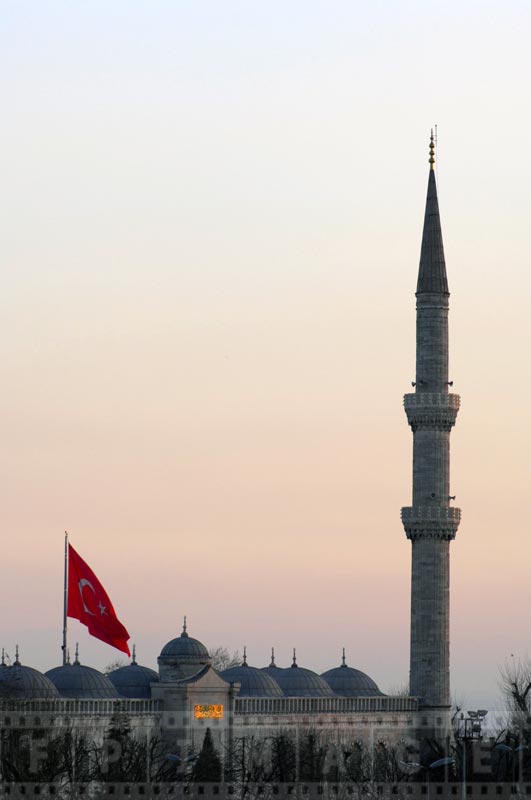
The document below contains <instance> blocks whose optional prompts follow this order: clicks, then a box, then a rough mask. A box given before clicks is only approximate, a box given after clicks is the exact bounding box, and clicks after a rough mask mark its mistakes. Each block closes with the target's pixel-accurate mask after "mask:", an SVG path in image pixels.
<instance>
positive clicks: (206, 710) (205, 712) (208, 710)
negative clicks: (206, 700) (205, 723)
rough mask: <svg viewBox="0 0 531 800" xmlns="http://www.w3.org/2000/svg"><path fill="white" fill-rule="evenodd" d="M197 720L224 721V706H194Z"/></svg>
mask: <svg viewBox="0 0 531 800" xmlns="http://www.w3.org/2000/svg"><path fill="white" fill-rule="evenodd" d="M194 717H195V718H196V719H223V706H194Z"/></svg>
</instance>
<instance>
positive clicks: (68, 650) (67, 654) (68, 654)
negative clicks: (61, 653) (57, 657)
mask: <svg viewBox="0 0 531 800" xmlns="http://www.w3.org/2000/svg"><path fill="white" fill-rule="evenodd" d="M66 663H67V664H68V665H70V648H69V647H67V648H66Z"/></svg>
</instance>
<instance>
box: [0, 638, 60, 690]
mask: <svg viewBox="0 0 531 800" xmlns="http://www.w3.org/2000/svg"><path fill="white" fill-rule="evenodd" d="M0 697H9V698H17V699H18V698H20V699H24V700H26V699H28V700H33V699H51V698H53V697H59V693H58V691H57V689H56V688H55V686H54V685H53V683H52V682H51V681H50V680H49V679H48V678H47V677H46V675H43V673H42V672H39V671H38V670H36V669H33V668H32V667H26V666H25V665H23V664H21V663H20V661H19V658H18V648H17V654H16V657H15V662H14V663H13V664H12V666H10V667H8V666H6V664H5V661H4V654H3V651H2V663H1V665H0Z"/></svg>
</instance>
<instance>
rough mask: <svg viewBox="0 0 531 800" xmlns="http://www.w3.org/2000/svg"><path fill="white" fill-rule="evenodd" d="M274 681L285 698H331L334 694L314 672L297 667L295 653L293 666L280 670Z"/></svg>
mask: <svg viewBox="0 0 531 800" xmlns="http://www.w3.org/2000/svg"><path fill="white" fill-rule="evenodd" d="M275 680H276V681H277V683H278V685H279V686H280V688H281V689H282V691H283V693H284V695H285V696H286V697H333V696H334V692H333V691H332V689H331V688H330V686H329V685H328V684H327V682H326V681H324V680H323V679H322V678H321V676H320V675H318V674H317V673H316V672H312V670H311V669H304V668H303V667H299V666H298V665H297V661H296V657H295V651H293V664H292V665H291V667H288V668H287V669H283V670H281V672H280V673H279V675H278V677H277V676H276V675H275Z"/></svg>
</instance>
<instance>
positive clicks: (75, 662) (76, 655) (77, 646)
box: [74, 642, 79, 666]
mask: <svg viewBox="0 0 531 800" xmlns="http://www.w3.org/2000/svg"><path fill="white" fill-rule="evenodd" d="M76 665H77V666H79V642H76V652H75V658H74V666H76Z"/></svg>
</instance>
